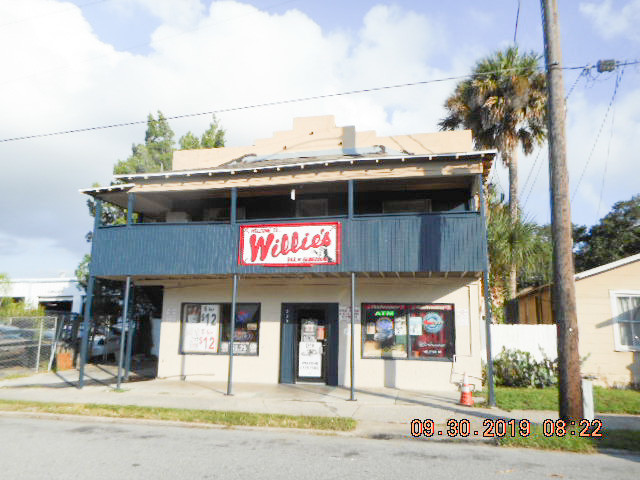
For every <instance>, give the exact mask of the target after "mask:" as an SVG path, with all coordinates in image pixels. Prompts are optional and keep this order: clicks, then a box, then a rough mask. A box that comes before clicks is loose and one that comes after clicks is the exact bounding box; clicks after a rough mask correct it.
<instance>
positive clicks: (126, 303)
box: [116, 276, 131, 390]
mask: <svg viewBox="0 0 640 480" xmlns="http://www.w3.org/2000/svg"><path fill="white" fill-rule="evenodd" d="M124 285H125V286H124V305H123V306H122V322H121V323H120V325H121V326H120V354H119V355H118V381H117V383H116V388H117V389H118V390H119V389H120V383H121V382H122V362H123V360H124V343H125V333H126V329H125V326H126V325H127V319H128V318H129V289H130V287H131V277H129V276H127V280H126V281H125V284H124Z"/></svg>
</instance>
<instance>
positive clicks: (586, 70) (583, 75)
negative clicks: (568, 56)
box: [521, 65, 593, 210]
mask: <svg viewBox="0 0 640 480" xmlns="http://www.w3.org/2000/svg"><path fill="white" fill-rule="evenodd" d="M592 68H593V67H592V66H591V65H587V66H586V67H585V68H583V69H582V70H581V71H580V74H579V75H578V76H577V77H576V79H575V80H574V82H573V84H572V85H571V88H569V90H568V91H567V94H566V95H565V97H564V100H565V102H566V101H567V100H568V99H569V97H570V96H571V94H572V93H573V91H574V90H575V88H576V86H577V85H578V82H579V81H580V79H581V78H586V77H587V75H588V74H589V72H590V71H591V69H592ZM565 116H566V110H565ZM541 152H542V150H541V149H540V150H538V154H537V155H536V158H535V160H534V161H533V165H532V166H531V170H529V175H527V179H526V180H525V182H524V186H523V187H522V192H523V194H524V192H525V191H526V190H527V185H528V183H529V178H530V177H531V173H532V172H533V171H534V169H535V168H536V165H537V164H538V160H539V159H540V158H541V157H540V153H541ZM543 163H544V162H541V163H540V166H538V169H537V170H536V174H535V177H531V178H533V182H532V183H531V185H530V186H529V191H528V192H527V194H526V197H525V199H524V202H523V203H522V209H523V210H524V208H525V207H526V206H527V202H528V201H529V196H530V195H531V192H532V191H533V187H534V186H535V184H536V183H537V181H538V177H539V176H540V171H541V170H542V164H543ZM523 196H524V195H523ZM521 198H522V197H521Z"/></svg>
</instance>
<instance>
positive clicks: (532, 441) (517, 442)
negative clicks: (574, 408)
mask: <svg viewBox="0 0 640 480" xmlns="http://www.w3.org/2000/svg"><path fill="white" fill-rule="evenodd" d="M498 445H500V446H505V447H519V448H539V449H543V450H563V451H567V452H577V453H596V452H597V451H598V450H602V449H608V448H615V449H618V450H630V451H633V452H640V431H636V430H608V431H605V432H604V433H603V435H602V437H600V438H591V437H579V436H576V435H571V434H570V433H567V435H566V436H564V437H556V436H553V437H545V436H544V435H543V434H542V427H541V426H540V425H532V426H531V435H529V436H528V437H520V436H515V437H508V436H505V437H503V438H500V439H499V440H498Z"/></svg>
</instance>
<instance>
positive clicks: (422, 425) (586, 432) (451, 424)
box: [411, 418, 602, 438]
mask: <svg viewBox="0 0 640 480" xmlns="http://www.w3.org/2000/svg"><path fill="white" fill-rule="evenodd" d="M530 435H531V421H530V420H528V419H526V418H525V419H522V420H515V419H513V418H512V419H508V420H507V419H503V418H495V419H492V418H487V419H485V420H484V421H483V422H482V429H477V430H476V429H473V428H472V426H471V421H470V420H468V419H466V418H462V419H459V420H456V419H453V418H450V419H449V420H447V423H446V428H437V427H436V424H435V422H434V421H433V420H432V419H430V418H427V419H424V420H420V419H419V418H414V419H413V420H411V436H412V437H416V438H417V437H421V436H424V437H445V436H446V437H449V438H455V437H460V438H465V437H483V438H502V437H517V436H520V437H528V436H530ZM542 435H543V436H545V437H566V436H576V437H590V438H598V437H602V421H601V420H599V419H597V418H596V419H594V420H587V419H582V420H580V421H579V422H569V423H567V422H565V421H564V420H551V419H546V420H544V421H543V422H542Z"/></svg>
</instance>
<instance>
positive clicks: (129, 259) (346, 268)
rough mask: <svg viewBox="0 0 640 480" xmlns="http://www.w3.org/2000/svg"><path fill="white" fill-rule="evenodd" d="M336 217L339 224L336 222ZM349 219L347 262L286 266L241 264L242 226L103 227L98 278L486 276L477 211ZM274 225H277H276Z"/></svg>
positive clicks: (344, 226)
mask: <svg viewBox="0 0 640 480" xmlns="http://www.w3.org/2000/svg"><path fill="white" fill-rule="evenodd" d="M328 220H331V219H328ZM339 221H341V222H342V235H343V236H342V244H343V247H342V248H343V250H342V263H341V264H340V265H318V266H314V267H295V268H291V267H290V268H285V267H283V268H278V267H262V266H241V265H237V255H238V252H237V246H236V237H237V235H238V233H237V232H238V228H237V227H236V228H233V227H232V226H231V225H228V224H222V225H221V224H184V225H168V224H140V225H133V226H130V227H108V228H101V229H99V230H98V232H97V235H96V236H95V239H94V241H95V242H96V244H95V250H94V257H95V258H94V260H93V265H92V273H93V274H94V275H97V276H107V275H189V274H223V273H233V272H234V269H235V271H237V273H241V274H242V273H245V274H248V273H293V272H301V273H306V272H352V271H355V272H428V271H432V272H447V271H448V272H465V271H468V272H478V271H482V270H483V268H484V264H485V262H484V258H483V255H484V251H485V250H484V249H485V241H486V240H485V238H486V237H485V234H484V232H483V229H482V221H481V218H480V215H479V214H477V213H473V212H466V213H447V214H430V215H401V216H385V217H360V218H355V219H353V220H345V219H339ZM269 223H277V222H272V221H269Z"/></svg>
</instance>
